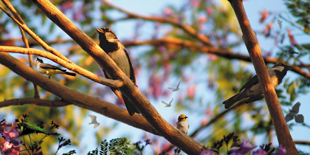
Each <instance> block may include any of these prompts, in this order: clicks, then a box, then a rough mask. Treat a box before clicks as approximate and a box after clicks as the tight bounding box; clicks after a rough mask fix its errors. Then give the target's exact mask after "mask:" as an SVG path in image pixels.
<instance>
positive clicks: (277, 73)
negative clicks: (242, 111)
mask: <svg viewBox="0 0 310 155" xmlns="http://www.w3.org/2000/svg"><path fill="white" fill-rule="evenodd" d="M290 69H291V66H287V65H284V64H276V65H274V66H273V67H272V68H270V69H268V74H269V76H270V79H271V83H272V85H273V87H274V88H277V86H278V85H279V84H280V83H281V82H282V80H283V78H284V76H285V75H286V73H287V71H288V70H290ZM262 98H264V93H263V91H262V89H261V86H260V84H259V81H258V77H257V75H255V76H253V77H252V78H251V79H250V80H249V81H248V82H247V83H246V84H245V85H244V86H243V87H242V88H241V89H240V91H239V93H238V94H236V95H234V96H232V97H231V98H229V99H227V100H226V101H224V102H223V104H225V108H226V109H228V108H230V107H231V106H232V105H233V104H235V103H236V102H238V101H240V100H242V101H243V102H245V103H250V102H254V101H257V100H260V99H262Z"/></svg>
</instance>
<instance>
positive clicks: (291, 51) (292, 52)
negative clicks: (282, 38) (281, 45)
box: [287, 49, 299, 55]
mask: <svg viewBox="0 0 310 155" xmlns="http://www.w3.org/2000/svg"><path fill="white" fill-rule="evenodd" d="M287 53H288V54H290V55H293V54H299V53H298V52H295V51H294V50H291V49H290V50H288V51H287Z"/></svg>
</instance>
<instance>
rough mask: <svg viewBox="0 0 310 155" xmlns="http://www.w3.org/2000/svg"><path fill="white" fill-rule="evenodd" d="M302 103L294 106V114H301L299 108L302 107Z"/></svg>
mask: <svg viewBox="0 0 310 155" xmlns="http://www.w3.org/2000/svg"><path fill="white" fill-rule="evenodd" d="M300 105H301V104H300V102H297V103H296V104H295V105H294V106H293V108H292V110H291V111H292V112H295V113H296V114H298V112H299V107H300Z"/></svg>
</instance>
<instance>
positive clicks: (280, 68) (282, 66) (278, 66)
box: [272, 63, 292, 72]
mask: <svg viewBox="0 0 310 155" xmlns="http://www.w3.org/2000/svg"><path fill="white" fill-rule="evenodd" d="M272 68H274V69H275V70H277V71H280V72H283V71H288V70H291V69H292V67H291V66H288V65H285V64H282V63H280V64H276V65H274V66H273V67H272Z"/></svg>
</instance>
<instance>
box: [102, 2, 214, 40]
mask: <svg viewBox="0 0 310 155" xmlns="http://www.w3.org/2000/svg"><path fill="white" fill-rule="evenodd" d="M102 1H103V2H104V4H105V5H108V6H110V7H112V8H114V9H116V10H119V11H121V12H123V13H125V14H127V16H128V18H140V19H144V20H149V21H156V22H159V23H168V24H171V25H174V26H176V27H179V28H180V29H182V30H183V31H185V32H186V33H188V34H189V35H191V36H192V37H194V38H196V39H198V40H199V41H200V42H202V43H203V44H205V45H206V46H212V44H211V43H210V41H209V39H208V38H207V37H206V36H205V35H203V34H201V33H198V32H197V31H196V30H195V29H193V28H192V27H191V26H188V25H182V24H180V23H179V22H178V21H176V20H171V19H167V18H162V17H155V16H143V15H138V14H135V13H132V12H130V11H127V10H125V9H122V8H120V7H118V6H115V5H114V4H112V3H110V2H109V1H107V0H102Z"/></svg>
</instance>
